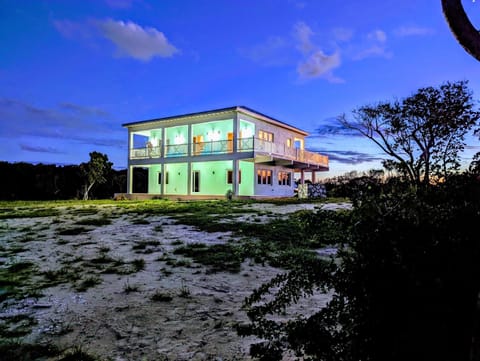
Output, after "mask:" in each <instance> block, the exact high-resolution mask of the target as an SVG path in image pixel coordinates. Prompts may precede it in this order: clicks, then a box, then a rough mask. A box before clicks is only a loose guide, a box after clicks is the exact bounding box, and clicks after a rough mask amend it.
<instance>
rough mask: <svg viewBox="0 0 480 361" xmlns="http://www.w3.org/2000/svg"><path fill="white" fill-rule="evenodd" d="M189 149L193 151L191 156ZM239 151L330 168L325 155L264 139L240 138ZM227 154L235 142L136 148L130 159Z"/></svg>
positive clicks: (224, 141)
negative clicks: (162, 147) (163, 147)
mask: <svg viewBox="0 0 480 361" xmlns="http://www.w3.org/2000/svg"><path fill="white" fill-rule="evenodd" d="M190 147H191V148H190ZM189 149H190V150H191V152H190V154H189ZM237 151H238V152H252V151H253V152H257V153H266V154H269V155H276V156H279V157H282V158H285V159H290V160H295V161H299V162H302V163H311V164H318V165H321V166H325V167H328V157H327V156H325V155H321V154H318V153H314V152H309V151H308V150H304V149H298V148H292V147H287V146H286V144H277V143H272V142H267V141H266V140H263V139H257V138H240V139H238V140H237ZM226 153H233V140H219V141H211V142H200V143H190V144H187V143H185V144H174V145H166V146H165V149H164V152H163V154H162V149H161V147H142V148H134V149H131V150H130V159H146V158H160V157H162V155H163V156H164V157H167V158H168V157H186V156H189V155H192V156H201V155H211V154H226Z"/></svg>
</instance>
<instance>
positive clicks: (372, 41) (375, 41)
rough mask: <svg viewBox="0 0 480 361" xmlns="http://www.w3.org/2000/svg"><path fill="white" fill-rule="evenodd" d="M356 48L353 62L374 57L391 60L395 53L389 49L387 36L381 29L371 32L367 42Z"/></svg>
mask: <svg viewBox="0 0 480 361" xmlns="http://www.w3.org/2000/svg"><path fill="white" fill-rule="evenodd" d="M354 48H355V50H354V52H353V56H352V59H353V60H363V59H366V58H372V57H381V58H385V59H390V58H391V57H392V56H393V53H392V52H391V51H389V50H388V49H387V34H386V33H385V31H383V30H380V29H376V30H374V31H371V32H369V33H368V34H367V35H366V37H365V41H364V42H363V43H361V44H360V45H358V46H356V47H354Z"/></svg>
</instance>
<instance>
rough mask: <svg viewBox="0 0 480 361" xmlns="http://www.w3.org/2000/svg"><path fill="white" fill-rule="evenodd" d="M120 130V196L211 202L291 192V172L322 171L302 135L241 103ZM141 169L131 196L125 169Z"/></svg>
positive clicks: (323, 163)
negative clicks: (123, 187)
mask: <svg viewBox="0 0 480 361" xmlns="http://www.w3.org/2000/svg"><path fill="white" fill-rule="evenodd" d="M123 126H124V127H126V128H127V129H128V149H129V157H128V172H127V197H129V198H147V197H154V196H162V197H174V198H219V197H225V194H226V193H227V192H228V191H231V192H233V195H234V196H236V197H242V196H243V197H288V196H293V195H294V190H295V181H294V178H293V177H294V173H295V172H298V173H299V174H300V178H301V179H300V181H301V182H302V183H303V179H304V174H305V172H312V178H313V179H314V176H315V172H317V171H327V170H328V157H327V156H325V155H321V154H318V153H313V152H309V151H306V150H305V149H304V147H305V137H306V136H307V135H308V133H306V132H305V131H303V130H300V129H298V128H296V127H294V126H291V125H289V124H286V123H284V122H281V121H279V120H276V119H274V118H272V117H269V116H266V115H264V114H262V113H259V112H257V111H254V110H252V109H249V108H247V107H244V106H234V107H230V108H223V109H216V110H209V111H204V112H199V113H191V114H184V115H178V116H172V117H166V118H159V119H151V120H145V121H140V122H134V123H127V124H123ZM136 167H141V168H147V169H148V193H147V194H138V193H137V194H134V193H133V192H132V191H133V184H132V183H133V170H134V168H136Z"/></svg>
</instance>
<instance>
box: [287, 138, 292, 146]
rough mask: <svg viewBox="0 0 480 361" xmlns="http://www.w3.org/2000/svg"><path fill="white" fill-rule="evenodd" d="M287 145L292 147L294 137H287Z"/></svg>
mask: <svg viewBox="0 0 480 361" xmlns="http://www.w3.org/2000/svg"><path fill="white" fill-rule="evenodd" d="M287 147H288V148H291V147H292V138H287Z"/></svg>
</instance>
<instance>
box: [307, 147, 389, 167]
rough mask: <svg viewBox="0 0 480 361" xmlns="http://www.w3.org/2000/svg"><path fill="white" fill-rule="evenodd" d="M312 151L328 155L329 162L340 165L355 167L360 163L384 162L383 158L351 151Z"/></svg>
mask: <svg viewBox="0 0 480 361" xmlns="http://www.w3.org/2000/svg"><path fill="white" fill-rule="evenodd" d="M312 151H315V152H319V153H321V154H325V155H328V159H329V161H333V162H337V163H341V164H349V165H357V164H362V163H368V162H378V161H382V160H384V158H382V157H379V156H376V155H373V154H369V153H363V152H356V151H351V150H328V149H312Z"/></svg>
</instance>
